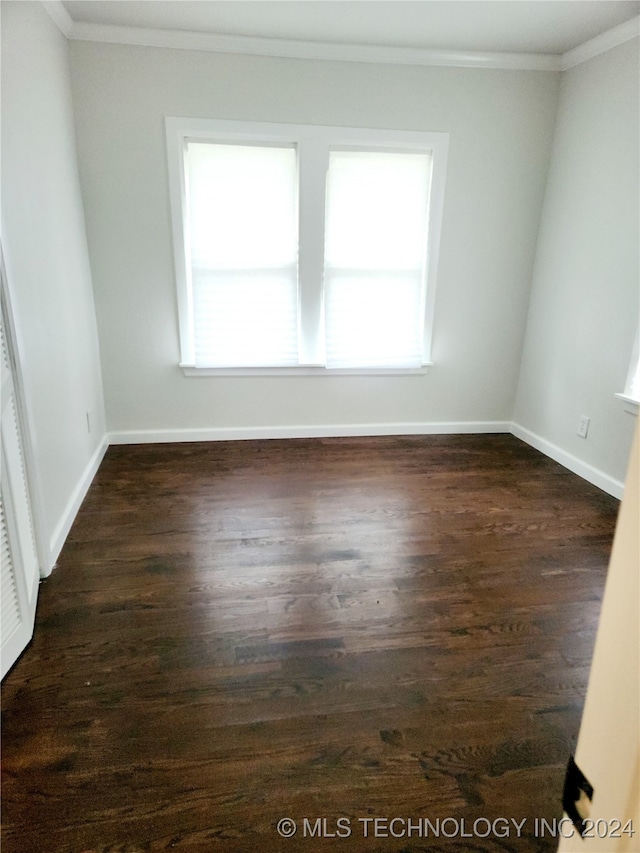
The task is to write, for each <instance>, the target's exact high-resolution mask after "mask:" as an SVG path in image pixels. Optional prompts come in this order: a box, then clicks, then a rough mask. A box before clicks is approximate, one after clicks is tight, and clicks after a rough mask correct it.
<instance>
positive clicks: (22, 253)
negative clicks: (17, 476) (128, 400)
mask: <svg viewBox="0 0 640 853" xmlns="http://www.w3.org/2000/svg"><path fill="white" fill-rule="evenodd" d="M1 10H2V11H1V14H2V245H3V251H4V254H5V261H6V268H7V278H8V285H9V291H10V294H11V301H12V307H13V312H14V320H15V325H16V331H17V338H18V340H17V344H18V355H19V358H20V363H21V373H22V377H23V381H24V391H25V396H26V407H27V414H28V417H29V427H30V439H31V444H32V447H33V454H34V461H35V467H36V472H37V484H36V486H37V497H38V498H39V501H38V510H39V512H38V517H37V520H39V521H40V531H39V533H40V539H41V541H43V543H44V550H45V551H46V553H45V554H44V555H43V562H44V566H43V567H42V569H43V570H44V571H45V572H46V571H49V570H50V569H51V567H52V564H53V561H54V560H55V559H56V557H57V555H58V552H59V549H60V547H61V546H62V543H63V541H64V537H65V536H66V533H67V530H68V527H69V524H70V523H71V521H72V519H73V516H74V514H75V510H76V508H77V506H78V504H79V501H80V499H81V497H82V496H83V494H84V489H85V488H86V486H87V485H88V482H89V480H90V477H91V475H92V474H93V471H94V469H95V466H96V464H97V462H98V461H99V458H100V452H101V449H102V447H103V442H104V438H105V418H104V404H103V392H102V382H101V373H100V360H99V351H98V339H97V329H96V320H95V311H94V303H93V294H92V287H91V271H90V266H89V258H88V252H87V243H86V235H85V226H84V218H83V208H82V200H81V196H80V183H79V177H78V168H77V160H76V149H75V138H74V122H73V112H72V104H71V90H70V80H69V60H68V45H67V42H66V40H65V38H64V37H63V36H62V35H61V34H60V32H59V30H58V29H57V27H56V26H55V25H54V24H53V22H52V21H51V19H50V18H49V17H48V15H47V14H46V12H45V11H44V10H43V8H42V6H41V5H40V4H39V3H20V2H3V3H2V4H1ZM87 412H89V413H90V418H91V429H92V431H91V433H89V432H88V429H87V420H86V413H87Z"/></svg>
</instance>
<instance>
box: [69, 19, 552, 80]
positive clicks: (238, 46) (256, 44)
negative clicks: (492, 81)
mask: <svg viewBox="0 0 640 853" xmlns="http://www.w3.org/2000/svg"><path fill="white" fill-rule="evenodd" d="M70 38H72V39H78V40H81V41H98V42H110V43H112V44H130V45H138V46H142V47H165V48H177V49H179V50H202V51H208V52H212V53H239V54H248V55H250V56H277V57H284V58H287V59H320V60H325V61H327V60H328V61H330V62H370V63H376V64H377V63H382V64H391V65H427V66H434V65H435V66H441V67H452V68H503V69H511V70H520V71H559V70H560V62H561V57H560V56H558V55H556V54H546V53H509V52H494V53H488V52H481V51H463V50H428V49H425V48H409V47H385V46H382V45H360V44H338V43H328V42H312V41H297V40H293V39H275V38H255V37H250V36H229V35H218V34H216V33H198V32H187V31H182V30H162V29H152V28H143V27H123V26H116V25H107V24H90V23H86V22H79V21H78V22H74V23H73V27H72V31H71V35H70Z"/></svg>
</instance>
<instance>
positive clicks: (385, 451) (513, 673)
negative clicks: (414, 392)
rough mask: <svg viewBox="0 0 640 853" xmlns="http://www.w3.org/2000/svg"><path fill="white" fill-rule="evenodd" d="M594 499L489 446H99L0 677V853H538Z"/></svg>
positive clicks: (597, 510) (586, 598)
mask: <svg viewBox="0 0 640 853" xmlns="http://www.w3.org/2000/svg"><path fill="white" fill-rule="evenodd" d="M617 509H618V502H617V501H615V500H614V499H613V498H610V497H609V496H608V495H606V494H604V493H602V492H601V491H599V490H598V489H596V488H595V487H592V486H590V485H588V484H587V483H585V482H584V481H582V480H580V479H579V478H578V477H576V476H574V475H573V474H571V473H569V472H568V471H566V470H565V469H563V468H562V467H560V466H559V465H557V464H555V463H553V462H552V461H550V460H549V459H547V458H545V457H544V456H542V455H541V454H540V453H538V452H537V451H535V450H533V449H531V448H530V447H527V446H526V445H525V444H523V443H522V442H520V441H519V440H518V439H516V438H514V437H513V436H506V435H495V436H492V435H483V436H429V437H393V438H362V439H304V440H290V441H280V440H275V441H246V442H221V443H214V444H211V443H210V444H198V443H194V444H182V445H141V446H132V447H111V448H110V449H109V451H108V453H107V455H106V457H105V459H104V462H103V464H102V466H101V468H100V471H99V472H98V474H97V476H96V478H95V481H94V483H93V485H92V486H91V489H90V491H89V493H88V495H87V498H86V500H85V502H84V504H83V506H82V508H81V510H80V512H79V514H78V517H77V519H76V522H75V524H74V526H73V528H72V531H71V533H70V536H69V538H68V541H67V543H66V544H65V547H64V549H63V552H62V554H61V557H60V560H59V564H58V567H57V568H56V570H55V571H54V573H53V574H52V575H51V577H50V578H48V579H47V580H46V581H44V582H43V583H42V584H41V588H40V598H39V605H38V612H37V616H36V630H35V636H34V639H33V641H32V643H31V645H30V646H29V648H28V649H27V650H26V652H25V653H24V655H23V656H22V657H21V659H20V660H19V661H18V663H17V664H16V666H15V667H14V669H13V670H12V671H11V672H10V673H9V675H8V676H7V678H6V679H5V682H4V684H3V695H2V717H3V721H2V722H3V726H2V736H3V810H2V821H3V824H2V844H3V851H4V853H32V852H33V853H36V851H37V853H40V851H42V850H47V851H49V850H50V851H52V852H53V853H116V851H120V853H139V851H160V850H178V851H185V853H199V851H203V853H204V852H205V851H206V853H217V851H224V853H253V851H259V853H263V851H264V853H271V851H273V853H288V851H291V853H294V851H309V850H316V849H317V850H320V851H322V850H333V849H336V850H337V849H340V850H341V851H346V853H356V851H357V853H362V851H366V853H393V851H396V853H422V851H427V850H428V851H429V853H437V851H445V853H455V851H465V853H469V851H477V853H494V851H502V852H504V851H516V853H518V851H522V853H534V851H536V853H541V851H542V853H545V851H551V850H555V849H556V846H557V838H554V837H553V836H552V834H550V833H549V832H547V833H546V834H545V835H544V836H543V835H541V834H540V824H539V823H538V824H536V820H537V821H538V822H540V821H541V820H542V819H545V820H546V821H547V823H548V824H549V825H552V823H553V820H554V819H557V818H559V817H560V816H561V814H562V811H561V792H562V783H563V779H564V767H565V765H566V761H567V759H568V756H569V754H570V752H571V751H572V750H573V749H574V748H575V742H576V737H577V733H578V728H579V725H580V717H581V713H582V706H583V702H584V697H585V693H586V686H587V680H588V673H589V665H590V660H591V655H592V652H593V645H594V642H595V632H596V628H597V622H598V618H599V613H600V606H601V601H602V594H603V589H604V583H605V578H606V570H607V564H608V558H609V553H610V548H611V542H612V536H613V531H614V526H615V520H616V515H617ZM285 817H289V818H292V819H293V820H295V821H296V822H297V827H298V831H297V832H296V834H295V835H294V836H292V837H290V838H284V837H282V836H281V835H279V834H278V832H277V828H276V827H277V823H278V821H279V820H280V819H281V818H285ZM374 818H378V823H377V824H375V825H374V823H373V819H374ZM392 818H397V819H398V820H397V821H396V823H395V824H394V825H393V826H394V827H395V829H396V830H398V829H401V830H402V832H401V833H400V834H397V833H396V834H395V835H394V834H393V833H390V832H389V820H390V819H392ZM318 819H324V823H322V821H321V822H320V823H317V820H318ZM339 819H343V820H344V821H346V823H344V824H343V825H342V826H343V827H344V826H348V827H349V830H350V834H349V835H348V836H344V837H340V836H338V835H337V834H336V829H337V828H338V827H339V824H338V823H337V821H338V820H339ZM423 819H429V820H430V821H431V822H432V823H431V824H430V825H429V826H427V827H426V830H425V825H424V823H420V821H421V820H422V821H423ZM501 819H503V820H506V821H507V823H508V822H509V821H511V824H510V825H508V827H507V828H508V829H509V833H508V834H507V835H505V834H504V832H502V834H501V831H502V830H504V825H503V824H501V823H500V822H499V821H500V820H501ZM305 820H306V823H305ZM385 821H386V823H385ZM440 821H443V822H444V821H446V823H444V824H442V825H443V826H444V827H445V829H446V832H440V831H439V832H438V833H436V834H434V828H436V829H439V828H440V827H441V824H440ZM495 821H498V822H497V823H495V824H494V823H491V822H495ZM513 821H515V822H517V823H519V824H520V826H521V831H520V832H519V833H518V832H516V828H515V825H514V823H513ZM411 822H413V824H412V823H411ZM474 822H477V823H476V824H474ZM489 824H491V827H492V828H491V831H490V832H489V833H485V834H483V833H482V830H483V828H484V827H485V826H486V825H489ZM474 825H476V826H477V827H479V831H478V832H476V833H474V832H471V834H469V830H470V828H472V827H473V826H474ZM407 827H409V830H410V831H408V830H407ZM411 827H412V828H411ZM536 829H537V830H538V831H536ZM425 831H426V832H427V834H426V835H425ZM321 836H322V837H321Z"/></svg>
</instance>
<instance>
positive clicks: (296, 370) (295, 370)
mask: <svg viewBox="0 0 640 853" xmlns="http://www.w3.org/2000/svg"><path fill="white" fill-rule="evenodd" d="M180 367H181V369H182V372H183V373H184V375H185V376H200V377H205V376H209V377H211V376H325V377H326V376H424V375H425V374H426V373H427V372H428V370H429V368H430V367H433V362H429V363H428V364H423V365H422V367H325V366H324V365H310V364H308V365H299V366H297V367H195V366H194V365H193V364H181V365H180Z"/></svg>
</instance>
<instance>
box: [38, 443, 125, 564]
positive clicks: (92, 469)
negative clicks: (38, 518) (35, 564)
mask: <svg viewBox="0 0 640 853" xmlns="http://www.w3.org/2000/svg"><path fill="white" fill-rule="evenodd" d="M108 447H109V440H108V436H107V435H105V436H104V437H103V439H102V442H101V443H100V444H99V445H98V447H97V448H96V450H95V452H94V454H93V456H92V457H91V459H90V460H89V462H88V463H87V466H86V468H85V469H84V471H83V473H82V476H81V477H80V479H79V480H78V482H77V484H76V487H75V489H74V490H73V492H72V494H71V497H70V498H69V500H68V502H67V506H66V507H65V510H64V512H63V514H62V518H61V519H60V520H59V521H58V523H57V524H56V527H55V529H54V531H53V533H52V535H51V539H50V540H49V559H48V561H47V565H46V566H44V567H43V569H44V570H43V572H42V576H43V577H47V575H50V574H51V571H52V570H53V567H54V566H55V563H56V560H57V559H58V557H59V556H60V552H61V551H62V547H63V545H64V543H65V541H66V538H67V536H68V535H69V531H70V530H71V525H72V524H73V522H74V521H75V517H76V515H77V514H78V510H79V509H80V505H81V504H82V501H83V500H84V499H85V497H86V494H87V492H88V491H89V486H90V485H91V483H92V481H93V478H94V477H95V475H96V473H97V472H98V468H99V467H100V463H101V462H102V459H103V457H104V455H105V453H106V452H107V448H108Z"/></svg>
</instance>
